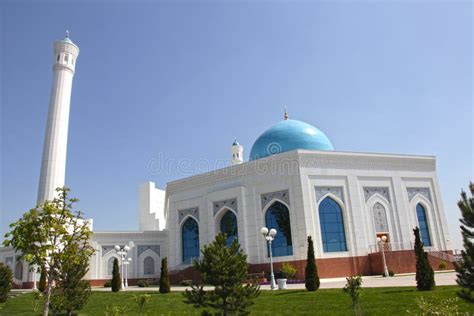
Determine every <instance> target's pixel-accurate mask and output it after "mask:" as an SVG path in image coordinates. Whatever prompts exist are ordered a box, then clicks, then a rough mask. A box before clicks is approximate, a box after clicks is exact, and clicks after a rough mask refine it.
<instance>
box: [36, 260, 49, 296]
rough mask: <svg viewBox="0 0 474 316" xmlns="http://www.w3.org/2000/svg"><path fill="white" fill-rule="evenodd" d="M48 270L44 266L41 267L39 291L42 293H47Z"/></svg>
mask: <svg viewBox="0 0 474 316" xmlns="http://www.w3.org/2000/svg"><path fill="white" fill-rule="evenodd" d="M46 274H47V271H46V268H45V267H44V266H41V268H40V279H39V282H38V291H40V292H41V293H44V292H45V291H46Z"/></svg>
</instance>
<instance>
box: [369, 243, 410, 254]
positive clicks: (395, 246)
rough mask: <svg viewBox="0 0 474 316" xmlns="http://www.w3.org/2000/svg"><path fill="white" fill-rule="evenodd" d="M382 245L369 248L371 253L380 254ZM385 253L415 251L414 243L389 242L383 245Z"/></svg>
mask: <svg viewBox="0 0 474 316" xmlns="http://www.w3.org/2000/svg"><path fill="white" fill-rule="evenodd" d="M380 250H381V249H380V245H378V244H372V245H370V246H369V253H374V252H380ZM383 250H384V251H400V250H413V243H412V242H388V243H385V244H383Z"/></svg>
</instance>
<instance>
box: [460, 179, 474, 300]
mask: <svg viewBox="0 0 474 316" xmlns="http://www.w3.org/2000/svg"><path fill="white" fill-rule="evenodd" d="M469 189H470V191H471V197H470V198H468V197H467V194H466V192H464V191H462V192H461V200H460V201H459V202H458V207H459V209H460V210H461V214H462V218H461V219H460V222H461V233H462V238H463V243H464V250H463V251H461V260H460V262H459V263H457V264H456V272H457V277H458V278H457V280H456V281H457V283H458V284H459V285H460V286H461V287H462V289H461V291H459V293H458V295H459V297H461V298H462V299H464V300H466V301H468V302H470V303H474V183H470V184H469Z"/></svg>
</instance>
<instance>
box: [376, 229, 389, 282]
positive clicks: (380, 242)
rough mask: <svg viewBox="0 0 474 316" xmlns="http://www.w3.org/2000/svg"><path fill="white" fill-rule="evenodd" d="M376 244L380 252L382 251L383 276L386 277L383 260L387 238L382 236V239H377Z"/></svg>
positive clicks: (385, 266) (385, 263)
mask: <svg viewBox="0 0 474 316" xmlns="http://www.w3.org/2000/svg"><path fill="white" fill-rule="evenodd" d="M377 243H378V244H379V247H380V251H382V260H383V275H384V276H386V277H387V276H388V268H387V261H386V260H385V249H384V248H385V247H384V246H385V244H386V243H387V236H385V235H383V236H382V238H380V237H377Z"/></svg>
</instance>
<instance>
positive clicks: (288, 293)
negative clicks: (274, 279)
mask: <svg viewBox="0 0 474 316" xmlns="http://www.w3.org/2000/svg"><path fill="white" fill-rule="evenodd" d="M306 292H308V291H306V290H291V291H284V292H277V293H275V294H274V295H278V296H280V295H290V294H295V295H298V294H300V293H306ZM308 293H309V292H308Z"/></svg>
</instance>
